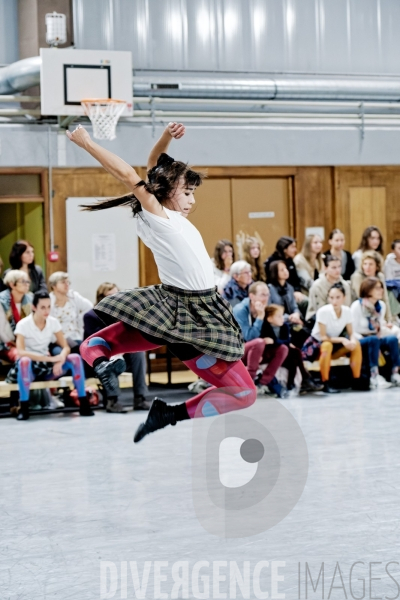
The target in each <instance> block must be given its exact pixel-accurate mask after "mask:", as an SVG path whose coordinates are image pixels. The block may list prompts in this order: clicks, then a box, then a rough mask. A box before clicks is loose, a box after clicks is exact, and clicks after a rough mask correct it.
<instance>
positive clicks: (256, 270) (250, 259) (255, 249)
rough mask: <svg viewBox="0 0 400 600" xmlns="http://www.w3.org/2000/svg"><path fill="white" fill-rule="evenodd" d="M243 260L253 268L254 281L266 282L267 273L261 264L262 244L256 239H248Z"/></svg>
mask: <svg viewBox="0 0 400 600" xmlns="http://www.w3.org/2000/svg"><path fill="white" fill-rule="evenodd" d="M241 254H242V256H241V258H242V260H245V261H246V262H247V263H249V265H250V266H251V274H252V279H253V281H265V271H264V267H263V265H262V263H261V244H260V242H259V241H258V239H257V238H256V237H248V238H246V239H245V241H244V242H243V246H242V253H241Z"/></svg>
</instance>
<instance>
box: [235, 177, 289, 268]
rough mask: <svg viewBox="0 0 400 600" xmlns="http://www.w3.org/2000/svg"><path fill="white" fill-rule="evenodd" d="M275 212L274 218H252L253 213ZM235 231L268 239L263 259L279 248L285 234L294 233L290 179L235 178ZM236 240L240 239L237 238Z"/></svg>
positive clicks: (265, 240)
mask: <svg viewBox="0 0 400 600" xmlns="http://www.w3.org/2000/svg"><path fill="white" fill-rule="evenodd" d="M263 212H269V213H273V214H274V216H273V217H272V218H269V217H262V218H250V217H249V214H250V213H263ZM232 213H233V234H234V236H235V237H236V236H237V235H238V234H239V232H241V231H242V232H244V233H246V234H247V235H250V236H256V237H260V238H261V239H262V240H263V242H264V247H263V250H262V259H263V260H265V258H266V257H267V256H269V255H270V254H271V253H272V252H273V251H274V249H275V244H276V242H277V240H278V238H280V237H281V236H282V235H290V232H291V227H290V221H291V219H290V207H289V185H288V178H287V177H281V178H252V179H245V178H243V179H232ZM235 241H236V239H235Z"/></svg>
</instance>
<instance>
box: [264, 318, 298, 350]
mask: <svg viewBox="0 0 400 600" xmlns="http://www.w3.org/2000/svg"><path fill="white" fill-rule="evenodd" d="M260 337H261V338H266V337H269V338H272V339H273V340H274V344H276V345H277V346H288V345H289V344H290V341H291V335H290V329H289V325H288V324H287V323H284V324H283V325H282V327H281V328H280V330H279V335H278V336H277V335H276V333H275V331H274V330H273V327H272V325H271V323H269V322H268V321H267V319H265V320H264V323H263V324H262V327H261V334H260Z"/></svg>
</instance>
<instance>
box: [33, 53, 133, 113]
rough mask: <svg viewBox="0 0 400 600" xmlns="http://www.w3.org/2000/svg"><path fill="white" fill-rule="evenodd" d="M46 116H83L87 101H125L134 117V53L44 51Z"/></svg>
mask: <svg viewBox="0 0 400 600" xmlns="http://www.w3.org/2000/svg"><path fill="white" fill-rule="evenodd" d="M40 56H41V58H42V66H41V69H40V88H41V91H40V93H41V112H42V115H55V116H69V115H70V116H73V115H76V116H81V115H84V114H85V112H84V110H83V107H82V105H81V104H80V100H82V99H83V98H99V97H101V98H110V97H111V98H115V99H116V100H125V102H126V103H127V106H126V107H125V109H124V112H123V113H122V116H123V117H131V116H132V115H133V97H132V95H133V86H132V53H131V52H125V51H115V50H71V49H57V48H41V49H40Z"/></svg>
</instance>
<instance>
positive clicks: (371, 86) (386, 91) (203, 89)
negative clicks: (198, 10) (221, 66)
mask: <svg viewBox="0 0 400 600" xmlns="http://www.w3.org/2000/svg"><path fill="white" fill-rule="evenodd" d="M133 90H134V95H135V96H157V97H159V98H162V97H168V98H199V99H201V98H204V99H206V98H215V99H220V98H221V99H222V98H224V99H236V98H237V99H240V98H243V99H245V98H246V99H257V100H289V99H290V100H356V101H368V100H369V101H372V100H375V101H385V100H386V101H399V100H400V78H398V79H396V78H383V77H382V78H381V77H380V78H368V79H367V78H360V77H352V78H344V77H341V78H339V77H332V78H328V77H318V76H315V77H309V76H304V77H268V78H264V79H254V78H249V79H244V78H241V79H232V78H230V79H226V78H222V77H221V78H218V79H216V78H215V76H214V77H213V78H211V77H210V78H207V79H205V78H193V77H187V76H182V75H181V74H179V75H177V76H176V77H161V76H152V75H147V76H135V77H134V78H133Z"/></svg>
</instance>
